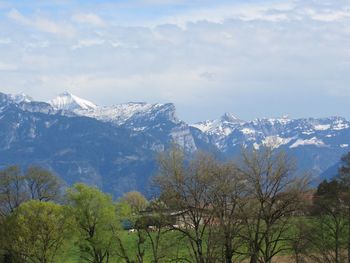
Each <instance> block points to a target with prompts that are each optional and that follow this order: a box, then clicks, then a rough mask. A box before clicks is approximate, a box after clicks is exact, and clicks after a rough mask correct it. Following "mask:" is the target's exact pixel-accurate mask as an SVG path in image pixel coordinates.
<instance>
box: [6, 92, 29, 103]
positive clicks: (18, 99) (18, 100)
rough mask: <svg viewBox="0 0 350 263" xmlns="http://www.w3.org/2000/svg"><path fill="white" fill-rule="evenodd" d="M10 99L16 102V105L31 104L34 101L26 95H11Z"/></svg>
mask: <svg viewBox="0 0 350 263" xmlns="http://www.w3.org/2000/svg"><path fill="white" fill-rule="evenodd" d="M9 97H10V99H11V100H12V101H13V102H15V103H21V102H27V103H28V102H31V101H33V98H32V97H29V96H28V95H26V94H24V93H19V94H13V95H12V94H11V95H9Z"/></svg>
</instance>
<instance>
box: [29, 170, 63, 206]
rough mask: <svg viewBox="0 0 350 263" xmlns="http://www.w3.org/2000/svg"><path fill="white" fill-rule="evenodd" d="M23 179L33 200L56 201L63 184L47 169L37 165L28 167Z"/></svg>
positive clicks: (60, 193) (59, 196)
mask: <svg viewBox="0 0 350 263" xmlns="http://www.w3.org/2000/svg"><path fill="white" fill-rule="evenodd" d="M25 181H26V184H27V187H28V192H29V194H30V198H31V199H33V200H39V201H58V200H59V199H60V198H61V195H62V187H63V184H62V182H61V181H60V180H59V179H58V178H57V177H56V176H54V175H53V174H52V173H51V172H49V171H47V170H44V169H42V168H40V167H37V166H32V167H29V168H28V170H27V173H26V175H25Z"/></svg>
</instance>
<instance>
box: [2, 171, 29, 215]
mask: <svg viewBox="0 0 350 263" xmlns="http://www.w3.org/2000/svg"><path fill="white" fill-rule="evenodd" d="M27 200H29V196H28V193H27V191H26V183H25V177H24V176H22V175H21V170H20V168H19V167H18V166H9V167H7V168H6V169H4V170H2V171H0V215H2V216H6V215H8V214H10V213H12V212H13V211H14V210H15V209H16V208H17V207H19V206H20V204H22V203H23V202H25V201H27Z"/></svg>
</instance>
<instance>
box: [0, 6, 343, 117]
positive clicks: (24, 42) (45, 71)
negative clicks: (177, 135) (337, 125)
mask: <svg viewBox="0 0 350 263" xmlns="http://www.w3.org/2000/svg"><path fill="white" fill-rule="evenodd" d="M146 1H148V0H146ZM151 1H153V0H151ZM171 1H172V0H171ZM175 1H176V0H175ZM199 2H200V1H196V3H197V7H198V6H199V4H198V3H199ZM249 2H250V3H249V4H248V3H245V4H236V5H233V4H232V1H230V3H229V4H226V5H224V4H223V5H221V6H219V5H215V6H214V5H213V7H212V8H209V7H208V6H207V7H205V5H203V6H202V7H201V8H189V9H186V10H183V9H181V8H180V9H176V10H175V9H174V10H173V12H164V13H163V14H162V15H157V16H151V15H148V16H147V15H146V16H143V17H142V16H141V15H140V17H141V18H140V20H137V21H136V22H135V24H140V26H131V25H130V24H128V23H129V22H128V21H129V20H128V19H126V21H127V22H125V24H127V25H120V24H118V23H116V22H115V21H113V20H112V18H111V13H113V14H115V13H116V15H115V17H117V16H118V12H120V13H121V12H123V11H125V10H123V9H122V6H119V7H118V8H120V10H119V9H113V6H111V7H110V9H109V10H105V9H103V8H100V9H98V8H96V10H95V9H94V8H90V9H89V8H84V10H85V11H84V12H85V13H75V14H74V11H72V10H76V8H72V9H69V8H68V9H67V10H65V11H61V12H62V13H63V14H65V16H64V15H62V18H60V19H61V20H58V19H57V14H56V13H55V15H56V16H55V15H53V16H52V17H51V16H49V15H48V12H47V11H46V13H45V14H46V16H45V17H49V18H50V20H49V19H46V18H44V17H43V15H42V13H36V14H34V15H33V14H27V13H25V14H26V15H23V14H24V13H23V14H22V13H20V12H19V11H17V10H15V9H13V10H12V11H11V12H10V13H9V14H8V16H9V17H10V18H11V19H13V20H15V21H17V22H18V23H17V24H14V23H8V24H5V26H3V27H1V28H2V29H4V30H3V32H1V33H0V39H4V41H3V42H4V43H3V45H2V46H1V47H2V48H1V49H0V57H1V58H2V60H3V61H4V62H5V61H6V62H11V63H13V65H12V67H11V65H7V64H6V63H4V65H2V66H1V64H0V69H1V68H3V69H4V70H3V71H1V70H0V71H1V72H0V78H1V79H2V80H3V82H5V83H6V84H5V85H6V86H7V87H10V86H12V87H13V88H12V89H13V90H14V92H16V90H20V91H23V87H25V88H28V89H30V92H28V93H30V95H33V96H38V97H42V96H43V94H45V96H46V95H47V96H49V95H50V96H53V95H55V94H56V93H59V92H61V91H62V90H66V89H68V90H70V91H72V92H73V93H76V94H78V95H81V96H83V97H84V96H86V97H87V98H89V99H90V98H95V99H94V101H95V102H97V103H99V104H111V103H119V102H125V101H132V100H140V101H149V102H169V101H170V102H174V103H176V105H177V106H178V108H179V110H180V112H181V114H182V115H181V116H180V117H182V118H187V120H190V121H198V120H200V119H205V118H215V117H217V116H218V115H221V113H222V112H225V111H233V112H236V113H237V115H239V116H241V117H242V118H253V117H259V116H260V117H262V116H269V115H283V114H284V113H285V112H289V113H291V114H292V115H293V116H301V115H303V114H304V115H307V116H312V115H315V116H319V115H336V114H344V115H346V114H348V109H347V107H348V104H346V105H345V106H341V105H343V104H342V103H343V102H342V101H343V100H344V96H345V95H346V96H349V88H348V83H349V82H350V75H349V74H348V72H349V71H350V63H349V61H350V51H349V46H350V39H349V37H348V36H349V33H350V26H349V24H350V17H348V15H347V14H348V12H349V10H350V9H349V8H348V7H347V6H346V4H337V5H336V4H332V3H331V4H328V5H322V4H318V3H319V2H318V1H317V2H316V1H297V0H293V1H282V2H281V1H279V3H277V4H271V3H272V2H270V3H269V4H268V3H267V2H265V3H264V4H261V1H256V2H254V1H249ZM275 3H276V2H275ZM156 5H157V4H156ZM161 6H162V8H163V7H164V6H163V5H161ZM141 7H142V5H141ZM141 7H140V6H139V8H141ZM128 8H131V7H130V6H129V7H128ZM128 8H126V9H128ZM97 9H98V10H97ZM179 10H180V11H179ZM141 11H143V12H144V10H140V12H139V14H141V13H142V12H141ZM43 12H44V11H43ZM64 12H65V13H64ZM93 12H98V14H99V15H100V17H99V16H96V15H94V13H93ZM120 13H119V14H120ZM72 14H74V15H73V16H72ZM124 16H125V17H126V18H129V19H130V20H132V19H131V18H130V17H132V15H130V14H129V16H128V14H124ZM118 17H119V16H118ZM125 17H123V18H125ZM43 20H46V22H47V23H42V21H43ZM62 21H71V24H67V22H62ZM72 21H73V22H74V23H73V22H72ZM5 22H6V21H5ZM0 23H1V22H0ZM18 24H19V25H20V26H22V28H21V27H18ZM43 24H44V25H45V24H46V26H43ZM81 24H82V25H81ZM132 24H134V21H132ZM85 25H88V26H85ZM89 25H93V26H89ZM102 25H103V26H102ZM150 25H151V26H150ZM27 27H29V28H30V29H34V30H27ZM66 27H67V28H68V31H70V32H73V34H71V36H72V37H70V38H62V37H55V36H56V35H58V36H61V35H63V36H64V35H65V33H64V32H65V31H66V30H65V29H66ZM47 32H50V33H52V34H46V33H47ZM6 39H10V40H11V42H10V43H7V42H9V41H7V40H6ZM0 44H1V40H0ZM15 65H20V70H18V71H16V72H15V74H14V73H12V72H7V71H6V70H5V69H6V68H7V69H11V68H12V70H15V68H16V67H15ZM7 91H8V92H9V91H10V88H8V89H7ZM310 100H311V101H312V102H313V107H311V108H310ZM296 102H298V104H299V106H298V107H296V106H295V105H296ZM318 105H320V106H318ZM321 105H329V107H328V106H321ZM337 110H338V111H337ZM349 117H350V116H349Z"/></svg>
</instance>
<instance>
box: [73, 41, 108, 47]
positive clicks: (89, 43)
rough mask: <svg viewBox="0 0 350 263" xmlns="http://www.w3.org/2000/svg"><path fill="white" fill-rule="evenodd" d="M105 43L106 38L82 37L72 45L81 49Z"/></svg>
mask: <svg viewBox="0 0 350 263" xmlns="http://www.w3.org/2000/svg"><path fill="white" fill-rule="evenodd" d="M104 43H105V40H104V39H97V38H96V39H82V40H79V41H78V43H77V44H75V45H73V46H72V49H79V48H84V47H92V46H99V45H103V44H104Z"/></svg>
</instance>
